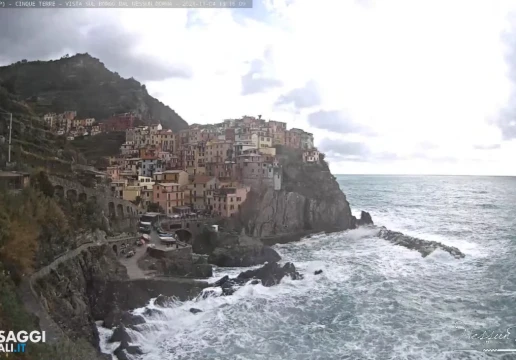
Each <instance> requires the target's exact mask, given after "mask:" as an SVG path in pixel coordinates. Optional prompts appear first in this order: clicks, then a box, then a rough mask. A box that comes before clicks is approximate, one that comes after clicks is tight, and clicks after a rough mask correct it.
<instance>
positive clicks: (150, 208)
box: [147, 203, 165, 214]
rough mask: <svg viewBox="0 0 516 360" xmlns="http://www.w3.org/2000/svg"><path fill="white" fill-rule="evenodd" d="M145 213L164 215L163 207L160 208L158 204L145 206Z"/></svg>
mask: <svg viewBox="0 0 516 360" xmlns="http://www.w3.org/2000/svg"><path fill="white" fill-rule="evenodd" d="M147 211H149V212H159V213H163V214H164V213H165V210H164V209H163V207H161V205H160V204H158V203H150V204H149V205H148V206H147Z"/></svg>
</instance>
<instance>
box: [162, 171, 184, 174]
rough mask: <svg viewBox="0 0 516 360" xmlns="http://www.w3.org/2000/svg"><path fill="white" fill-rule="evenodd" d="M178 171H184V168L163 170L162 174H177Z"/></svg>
mask: <svg viewBox="0 0 516 360" xmlns="http://www.w3.org/2000/svg"><path fill="white" fill-rule="evenodd" d="M180 172H185V171H184V170H165V171H163V174H179V173H180Z"/></svg>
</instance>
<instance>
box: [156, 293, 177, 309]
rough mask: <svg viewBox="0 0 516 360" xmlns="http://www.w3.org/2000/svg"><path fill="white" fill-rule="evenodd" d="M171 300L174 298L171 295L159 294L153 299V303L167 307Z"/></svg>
mask: <svg viewBox="0 0 516 360" xmlns="http://www.w3.org/2000/svg"><path fill="white" fill-rule="evenodd" d="M173 301H174V298H173V297H172V296H165V295H160V296H158V297H157V298H156V300H154V305H156V306H161V307H168V306H169V305H170V304H171V303H172V302H173Z"/></svg>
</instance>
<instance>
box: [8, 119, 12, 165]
mask: <svg viewBox="0 0 516 360" xmlns="http://www.w3.org/2000/svg"><path fill="white" fill-rule="evenodd" d="M12 134H13V113H9V155H8V159H7V162H8V163H9V164H10V163H11V138H12Z"/></svg>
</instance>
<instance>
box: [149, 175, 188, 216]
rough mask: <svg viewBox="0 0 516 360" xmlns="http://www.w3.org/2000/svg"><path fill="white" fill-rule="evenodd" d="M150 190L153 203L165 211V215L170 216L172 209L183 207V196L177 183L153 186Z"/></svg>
mask: <svg viewBox="0 0 516 360" xmlns="http://www.w3.org/2000/svg"><path fill="white" fill-rule="evenodd" d="M152 190H153V194H152V199H153V202H154V203H157V204H159V205H160V206H161V207H162V208H163V209H164V210H165V214H167V215H172V214H173V213H174V207H177V206H184V199H185V195H184V192H183V191H182V190H181V185H179V184H177V183H160V184H154V186H153V187H152Z"/></svg>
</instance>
